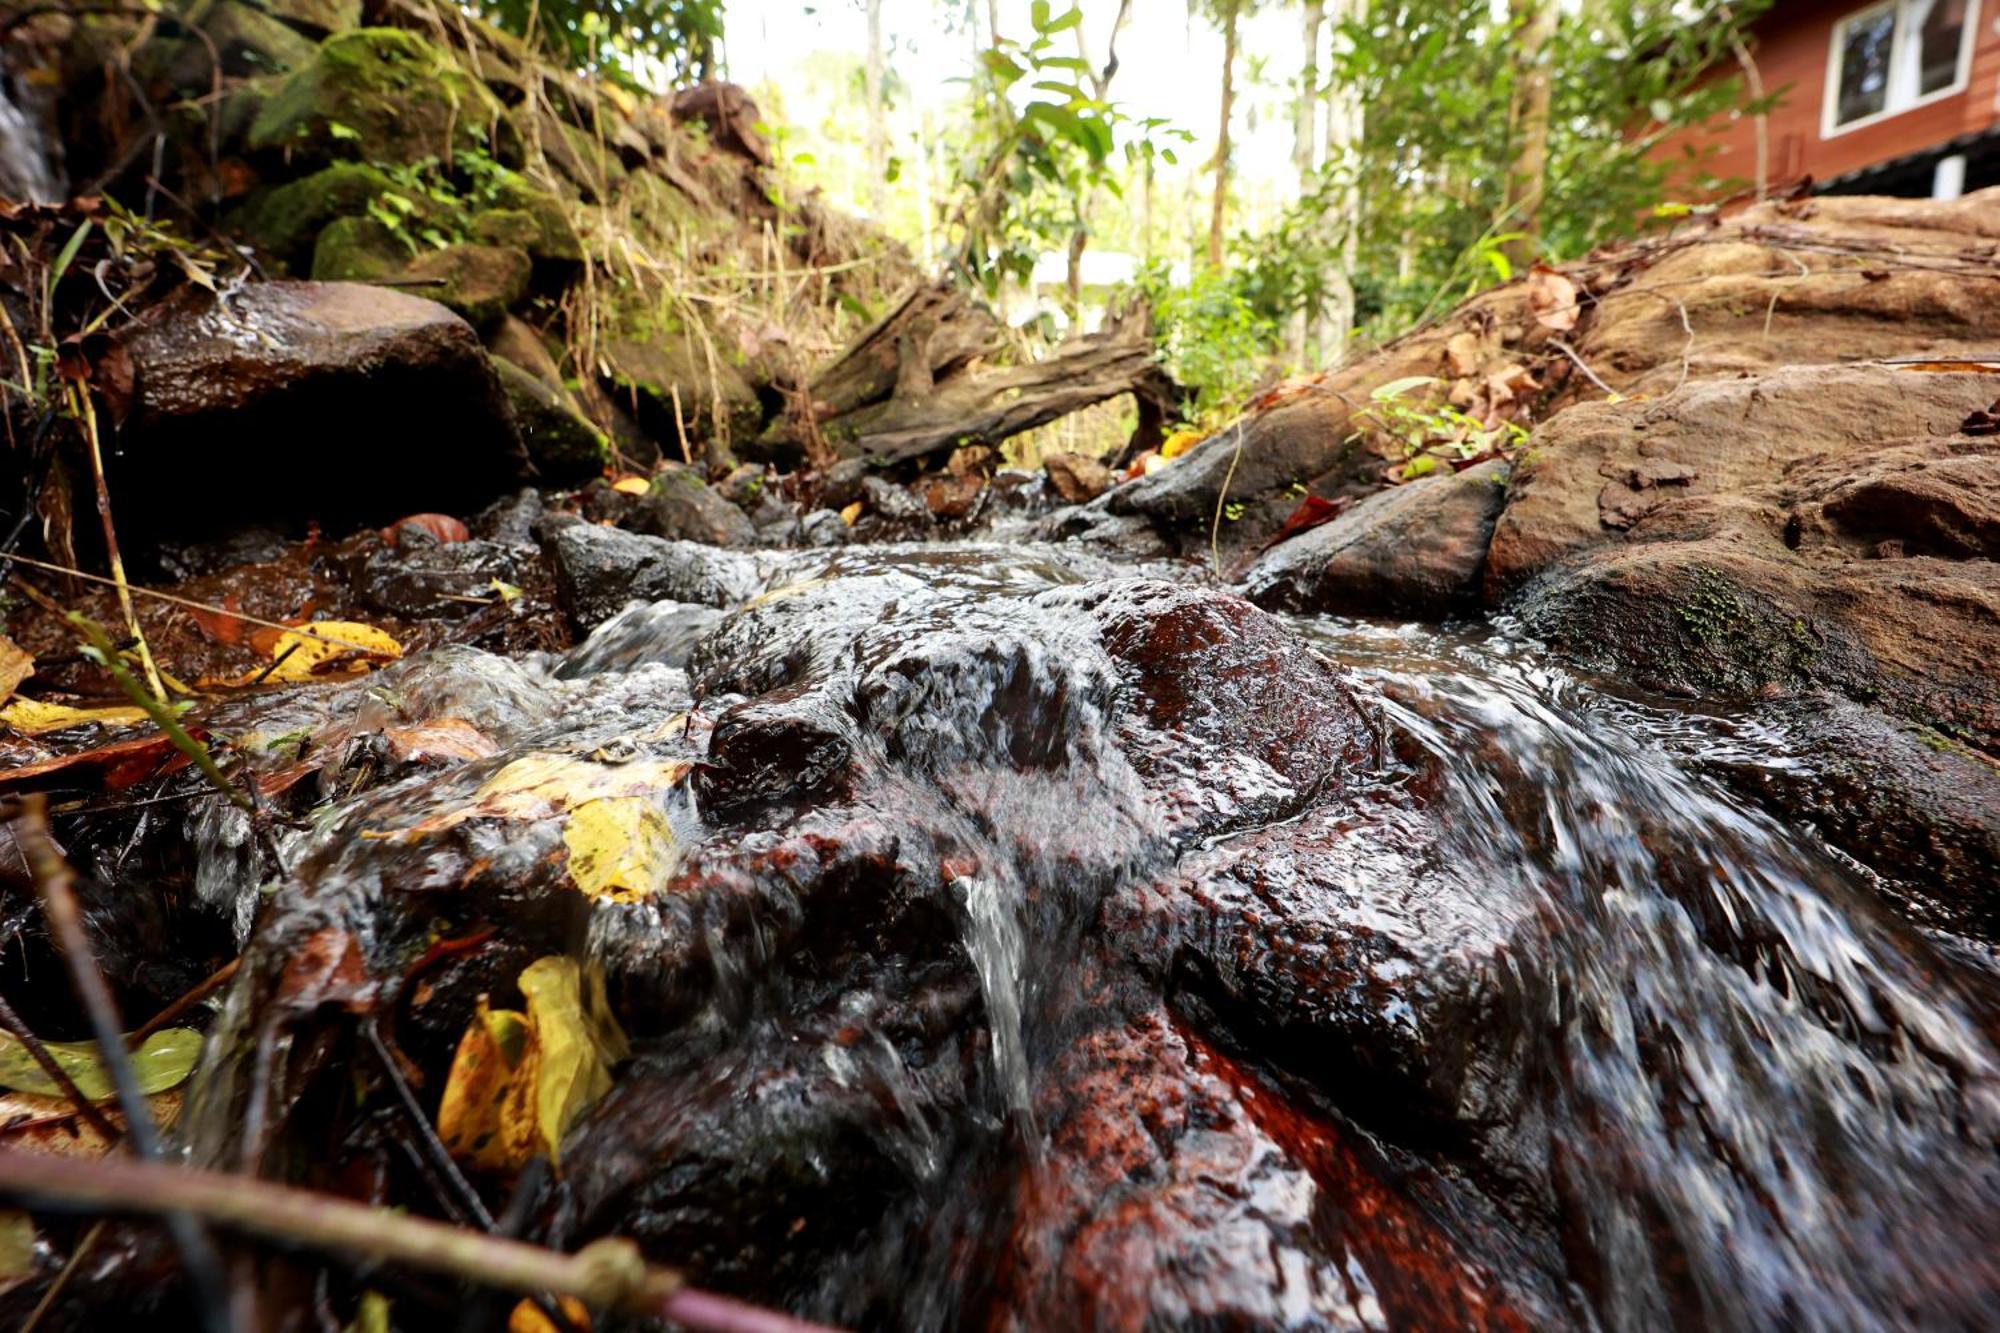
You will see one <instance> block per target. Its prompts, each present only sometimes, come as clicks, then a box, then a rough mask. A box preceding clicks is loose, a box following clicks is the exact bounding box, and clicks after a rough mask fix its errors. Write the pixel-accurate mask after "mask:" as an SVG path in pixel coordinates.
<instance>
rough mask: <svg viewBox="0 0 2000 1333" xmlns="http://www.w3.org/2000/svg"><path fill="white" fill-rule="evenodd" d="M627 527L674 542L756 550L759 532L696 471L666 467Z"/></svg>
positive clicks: (658, 473) (664, 466)
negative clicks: (750, 547)
mask: <svg viewBox="0 0 2000 1333" xmlns="http://www.w3.org/2000/svg"><path fill="white" fill-rule="evenodd" d="M626 526H628V527H630V528H632V529H634V530H635V531H638V532H643V533H646V534H648V535H650V536H654V537H666V538H668V539H670V540H674V541H690V542H706V543H707V544H708V545H710V546H753V545H755V544H756V542H757V530H756V528H755V527H753V526H752V525H751V523H750V520H749V518H747V517H746V516H745V515H744V513H743V511H742V510H741V509H738V508H737V507H736V506H735V505H733V504H731V503H730V502H729V501H727V500H725V499H723V498H722V496H721V495H720V494H719V493H718V492H716V491H715V489H714V488H712V487H711V486H709V484H708V483H707V482H705V481H703V480H702V479H701V477H700V475H699V474H698V473H696V472H695V470H694V469H693V468H689V467H683V466H682V465H681V464H678V463H667V464H663V465H662V466H661V468H660V470H659V471H658V472H656V473H655V474H654V475H653V483H652V489H650V490H649V491H647V493H646V494H645V495H644V496H643V497H641V499H640V502H639V504H638V505H637V506H635V508H634V510H633V513H632V515H631V516H630V517H629V518H628V519H627V520H626Z"/></svg>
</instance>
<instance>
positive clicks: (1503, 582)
mask: <svg viewBox="0 0 2000 1333" xmlns="http://www.w3.org/2000/svg"><path fill="white" fill-rule="evenodd" d="M1996 392H2000V377H1996V376H1994V375H1991V374H1982V373H1978V372H1957V373H1930V372H1918V371H1910V370H1898V369H1893V368H1889V367H1883V366H1844V367H1832V366H1805V367H1796V368H1791V369H1786V370H1781V371H1778V372H1775V373H1773V374H1770V375H1767V376H1763V377H1760V378H1746V379H1735V380H1716V381H1708V382H1699V383H1695V384H1690V385H1688V386H1687V387H1686V388H1684V389H1681V390H1680V391H1678V392H1675V393H1671V394H1669V395H1667V396H1666V397H1664V398H1661V399H1658V400H1656V401H1652V402H1626V403H1620V404H1615V405H1613V404H1599V405H1591V406H1585V407H1577V408H1573V409H1571V410H1570V411H1568V412H1565V413H1563V414H1562V415H1561V416H1559V417H1557V418H1556V419H1555V420H1554V421H1552V422H1550V423H1549V424H1548V425H1547V426H1545V427H1544V428H1543V429H1542V430H1540V431H1538V432H1537V433H1536V436H1535V440H1534V444H1533V447H1532V448H1531V449H1530V450H1529V451H1528V453H1527V454H1526V455H1524V457H1523V460H1522V463H1521V465H1520V467H1519V468H1518V469H1517V471H1516V473H1515V477H1514V482H1513V486H1512V488H1511V492H1510V494H1509V497H1508V501H1507V507H1506V510H1505V511H1504V512H1503V513H1502V514H1501V516H1500V520H1499V523H1498V524H1497V526H1496V529H1495V532H1494V536H1493V542H1492V545H1491V547H1490V549H1489V551H1488V554H1487V563H1486V573H1485V581H1486V589H1487V593H1488V596H1489V599H1490V600H1491V601H1492V602H1494V603H1495V604H1497V605H1505V606H1508V607H1510V608H1512V609H1514V610H1516V611H1518V613H1519V614H1520V615H1521V617H1522V619H1523V621H1524V622H1525V624H1526V626H1527V627H1528V629H1529V630H1531V631H1532V632H1534V633H1535V634H1537V635H1540V636H1542V637H1544V638H1545V639H1547V640H1548V641H1550V642H1551V643H1553V644H1554V645H1555V646H1557V647H1558V648H1560V649H1563V650H1565V651H1567V652H1568V653H1570V654H1571V655H1572V656H1573V657H1576V658H1578V659H1581V660H1582V661H1584V662H1586V663H1589V664H1592V665H1595V666H1599V667H1602V668H1604V669H1607V670H1611V671H1614V672H1616V673H1617V674H1619V675H1620V676H1621V677H1624V678H1626V679H1629V680H1631V681H1633V682H1634V683H1636V684H1638V685H1641V686H1646V687H1650V688H1656V689H1663V690H1669V691H1675V692H1682V693H1692V694H1700V695H1704V696H1710V697H1721V698H1726V699H1738V700H1748V699H1766V698H1784V697H1792V696H1801V697H1803V696H1808V695H1811V694H1814V693H1816V692H1821V691H1831V692H1834V693H1836V694H1839V695H1845V696H1846V697H1847V698H1848V699H1851V700H1855V701H1858V702H1861V703H1864V704H1868V705H1872V706H1873V707H1875V708H1878V709H1881V710H1883V711H1884V712H1887V713H1889V714H1891V715H1894V716H1895V717H1897V718H1900V719H1901V720H1902V724H1903V725H1902V727H1901V728H1900V729H1898V728H1895V727H1888V726H1886V724H1885V726H1884V727H1878V728H1877V730H1878V731H1880V732H1881V736H1880V737H1879V739H1878V740H1876V741H1874V742H1871V743H1870V744H1868V745H1866V746H1855V745H1850V744H1847V743H1845V742H1843V743H1839V744H1833V745H1825V744H1819V745H1814V746H1810V747H1807V751H1806V753H1805V754H1804V755H1803V756H1802V758H1801V760H1800V764H1801V766H1802V768H1803V770H1804V771H1805V772H1807V773H1808V774H1813V775H1817V776H1816V777H1814V778H1813V781H1814V782H1816V783H1818V784H1819V785H1820V786H1821V787H1822V788H1823V789H1824V790H1825V791H1832V790H1847V791H1851V792H1858V793H1863V795H1858V796H1854V797H1851V798H1849V799H1843V800H1841V801H1838V802H1836V804H1837V805H1838V807H1839V808H1840V809H1841V810H1842V811H1844V812H1845V813H1844V815H1843V817H1842V818H1840V819H1838V820H1829V819H1827V818H1826V817H1824V815H1823V814H1820V813H1813V817H1814V819H1815V822H1817V823H1818V824H1819V825H1820V827H1821V829H1822V831H1823V832H1825V833H1826V834H1827V835H1828V836H1829V837H1832V838H1834V839H1835V840H1836V841H1838V842H1840V843H1841V845H1843V846H1845V847H1846V848H1847V849H1848V850H1850V851H1851V852H1852V853H1853V854H1855V855H1856V856H1858V857H1860V858H1861V859H1862V860H1864V861H1866V862H1868V863H1869V864H1871V865H1875V866H1876V867H1877V868H1878V869H1881V870H1882V871H1884V873H1885V874H1887V875H1889V876H1890V877H1891V878H1903V877H1906V876H1911V875H1915V876H1919V877H1921V878H1924V879H1926V880H1928V881H1929V883H1930V884H1931V885H1933V886H1934V887H1935V888H1938V889H1942V890H1943V891H1945V892H1946V893H1947V894H1951V895H1956V897H1957V899H1958V905H1957V907H1956V908H1955V909H1954V911H1955V912H1956V913H1958V914H1960V915H1963V914H1964V913H1968V912H1969V913H1970V914H1971V915H1972V916H1974V917H1978V918H1980V919H1984V918H1985V917H1986V916H1987V915H1989V914H1990V909H1988V908H1986V907H1982V906H1980V905H1979V900H1980V899H1982V898H1983V897H1984V896H1985V895H1986V894H1987V893H1988V891H1989V889H1990V885H1988V884H1986V883H1985V881H1986V880H1987V879H1989V878H1990V874H1991V869H1990V865H1982V857H1981V855H1980V852H1979V849H1983V848H1990V847H1992V846H1995V845H2000V812H1996V810H1995V808H1994V807H1992V806H1990V805H1983V804H1982V803H1980V802H1970V803H1968V802H1965V801H1951V800H1946V799H1942V797H1941V795H1940V793H1949V792H1950V791H1952V790H1953V789H1958V790H1965V791H1970V790H1987V789H1990V788H1991V784H1992V774H1991V772H1990V771H1989V770H1990V766H1991V762H1992V761H1991V759H1990V758H1988V757H1987V756H1991V755H1993V754H1995V753H1996V752H2000V677H1996V675H1995V673H1994V670H1993V664H1994V663H1995V662H1996V661H2000V563H1996V557H2000V439H1995V438H1994V437H1992V436H1978V435H1969V434H1966V433H1964V432H1962V431H1961V430H1960V427H1961V425H1963V424H1964V423H1965V422H1966V421H1967V420H1968V418H1970V417H1971V416H1972V414H1973V413H1974V412H1976V411H1978V410H1980V409H1982V408H1984V407H1985V406H1986V405H1987V404H1989V403H1990V402H1991V400H1992V399H1993V397H1994V395H1995V394H1996ZM1911 728H1914V731H1912V730H1911ZM1849 730H1850V731H1851V730H1852V728H1849ZM1871 734H1872V733H1871ZM1912 735H1914V736H1915V737H1917V738H1918V740H1911V739H1910V737H1911V736H1912ZM1923 738H1928V740H1923ZM1919 741H1922V743H1919ZM1982 752H1983V754H1982ZM1940 770H1943V771H1942V772H1940ZM1953 774H1956V776H1953ZM1752 785H1753V786H1755V787H1756V788H1757V789H1758V790H1759V791H1760V794H1763V795H1766V796H1770V797H1773V798H1776V799H1777V804H1778V805H1779V806H1781V807H1783V808H1788V809H1792V810H1803V811H1806V812H1808V813H1811V812H1814V811H1815V809H1816V804H1817V803H1819V802H1820V801H1822V800H1823V792H1822V794H1821V796H1819V797H1815V798H1813V799H1811V800H1807V799H1804V798H1802V797H1801V795H1800V792H1799V790H1797V788H1798V784H1797V783H1790V784H1787V783H1775V784H1774V783H1771V782H1761V783H1756V784H1752ZM1967 849H1972V850H1967Z"/></svg>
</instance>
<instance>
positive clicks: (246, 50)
mask: <svg viewBox="0 0 2000 1333" xmlns="http://www.w3.org/2000/svg"><path fill="white" fill-rule="evenodd" d="M200 27H201V30H202V31H203V32H204V33H206V34H207V35H208V40H209V41H210V42H213V43H214V44H215V54H216V56H217V57H219V58H220V59H221V61H222V72H223V73H224V74H226V75H229V76H230V77H232V78H235V77H241V76H244V75H256V74H282V73H285V72H286V71H287V70H294V69H298V68H300V67H301V66H303V65H307V64H309V63H311V61H312V59H313V57H314V55H315V53H316V52H317V50H318V43H317V42H315V41H314V40H313V39H312V38H310V37H307V36H306V35H305V34H303V33H301V32H300V31H299V30H298V29H296V28H294V27H292V26H291V25H289V24H287V23H284V22H281V21H280V20H279V19H277V18H274V17H273V16H272V15H271V14H270V13H269V12H268V11H267V9H266V8H265V7H264V6H262V5H256V4H248V3H245V0H217V3H216V4H214V5H213V6H211V7H210V8H209V9H208V11H207V14H206V16H205V17H203V18H202V19H201V20H200ZM201 46H202V50H201V51H200V52H199V56H200V66H201V67H200V69H199V70H193V71H189V73H191V74H192V75H193V76H194V78H195V79H196V80H198V81H199V82H200V83H207V82H208V81H209V78H210V72H209V69H208V64H209V54H208V49H207V43H201ZM185 64H186V62H182V66H178V67H177V72H179V69H180V68H181V67H184V66H185ZM189 81H193V80H189ZM181 84H182V81H181V80H177V86H181Z"/></svg>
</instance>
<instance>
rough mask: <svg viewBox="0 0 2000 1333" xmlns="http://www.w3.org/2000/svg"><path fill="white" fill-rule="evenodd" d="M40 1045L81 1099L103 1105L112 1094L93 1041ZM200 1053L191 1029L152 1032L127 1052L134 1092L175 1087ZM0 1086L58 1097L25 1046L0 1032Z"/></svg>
mask: <svg viewBox="0 0 2000 1333" xmlns="http://www.w3.org/2000/svg"><path fill="white" fill-rule="evenodd" d="M42 1046H43V1047H44V1049H46V1050H47V1051H48V1053H49V1056H50V1058H51V1059H53V1060H54V1061H55V1062H56V1064H57V1065H59V1066H60V1067H61V1068H62V1071H63V1072H64V1073H65V1074H68V1075H69V1076H70V1080H71V1081H72V1082H74V1083H75V1084H76V1087H77V1091H79V1092H81V1093H82V1094H83V1095H84V1096H86V1097H89V1098H90V1099H92V1100H93V1101H103V1100H105V1099H106V1098H108V1097H111V1096H113V1095H115V1094H116V1092H117V1089H116V1088H114V1087H113V1086H112V1084H111V1075H110V1073H109V1071H107V1070H106V1069H105V1068H104V1064H103V1062H102V1061H100V1060H99V1059H98V1058H97V1043H96V1042H94V1041H45V1042H43V1043H42ZM200 1054H201V1034H200V1033H199V1032H196V1031H195V1030H194V1029H193V1028H168V1029H167V1030H166V1031H164V1032H155V1033H154V1034H153V1035H152V1036H150V1037H148V1038H146V1041H145V1044H144V1045H142V1046H140V1047H139V1049H138V1050H136V1051H133V1052H132V1053H131V1061H132V1073H133V1074H134V1076H136V1077H137V1078H138V1080H139V1091H141V1092H143V1093H146V1094H147V1095H148V1096H150V1095H152V1094H153V1093H156V1092H165V1091H166V1090H167V1089H169V1088H172V1087H177V1086H179V1085H180V1083H181V1082H182V1081H183V1080H185V1079H186V1078H187V1076H188V1075H189V1074H191V1073H193V1072H194V1062H195V1059H196V1058H197V1057H198V1056H200ZM0 1088H7V1089H10V1090H12V1091H14V1092H27V1093H33V1094H35V1095H36V1096H40V1097H60V1096H62V1095H63V1090H62V1088H61V1087H59V1086H58V1085H57V1084H56V1081H55V1080H54V1079H52V1078H50V1077H49V1076H48V1074H47V1073H45V1072H44V1071H43V1069H42V1067H41V1066H40V1065H38V1064H36V1063H35V1058H34V1057H33V1056H31V1055H29V1054H28V1048H27V1047H26V1046H23V1045H22V1044H21V1043H20V1042H19V1041H18V1040H17V1039H16V1038H15V1037H14V1036H13V1035H12V1034H11V1033H6V1032H0Z"/></svg>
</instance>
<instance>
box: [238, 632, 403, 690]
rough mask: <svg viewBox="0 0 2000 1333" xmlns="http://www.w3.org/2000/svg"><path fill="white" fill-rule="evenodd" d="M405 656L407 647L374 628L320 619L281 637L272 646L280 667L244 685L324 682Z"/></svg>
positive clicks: (248, 679) (254, 674)
mask: <svg viewBox="0 0 2000 1333" xmlns="http://www.w3.org/2000/svg"><path fill="white" fill-rule="evenodd" d="M402 655H403V645H402V644H400V643H397V642H396V641H395V639H393V638H391V637H390V636H389V635H388V634H386V633H384V632H383V631H382V630H379V629H376V628H375V627H374V626H373V625H364V624H362V623H361V622H359V621H355V620H316V621H314V622H313V623H312V624H310V625H300V626H299V627H298V628H296V629H288V630H286V631H285V632H284V633H283V634H280V635H279V636H278V637H277V639H276V640H275V641H274V642H273V643H272V644H271V660H272V661H273V662H275V663H276V664H277V665H275V666H272V667H266V668H260V669H259V670H256V671H252V672H250V673H249V674H248V675H246V676H245V677H244V678H243V681H242V683H244V684H249V683H251V682H254V681H258V680H264V681H282V682H287V683H296V682H298V681H306V680H322V679H324V678H325V677H326V676H327V675H329V674H331V673H332V672H334V671H343V672H345V673H348V674H352V673H353V672H356V671H362V670H366V669H367V667H368V666H369V665H370V664H371V663H372V662H374V661H378V660H381V659H384V658H389V659H393V658H398V657H401V656H402ZM322 668H323V669H322Z"/></svg>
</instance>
